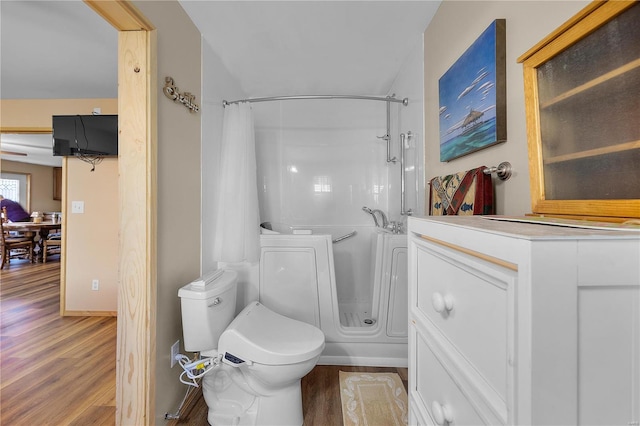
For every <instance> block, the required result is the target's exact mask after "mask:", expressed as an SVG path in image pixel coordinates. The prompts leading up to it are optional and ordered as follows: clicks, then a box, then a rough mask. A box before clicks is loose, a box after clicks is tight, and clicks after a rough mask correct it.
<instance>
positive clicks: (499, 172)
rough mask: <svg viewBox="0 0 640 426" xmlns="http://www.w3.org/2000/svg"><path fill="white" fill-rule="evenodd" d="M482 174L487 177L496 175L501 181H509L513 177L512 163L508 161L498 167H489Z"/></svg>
mask: <svg viewBox="0 0 640 426" xmlns="http://www.w3.org/2000/svg"><path fill="white" fill-rule="evenodd" d="M482 173H484V174H485V175H490V174H492V173H495V174H496V176H498V178H499V179H500V180H507V179H509V178H510V177H511V163H510V162H508V161H503V162H502V163H500V164H498V166H497V167H496V166H493V167H487V168H486V169H484V170H483V171H482Z"/></svg>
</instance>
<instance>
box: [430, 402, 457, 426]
mask: <svg viewBox="0 0 640 426" xmlns="http://www.w3.org/2000/svg"><path fill="white" fill-rule="evenodd" d="M431 414H433V420H435V422H436V423H437V424H439V425H444V424H445V422H446V423H451V422H453V413H452V412H451V407H449V406H448V405H446V404H445V405H443V404H440V403H439V402H438V401H433V403H432V404H431Z"/></svg>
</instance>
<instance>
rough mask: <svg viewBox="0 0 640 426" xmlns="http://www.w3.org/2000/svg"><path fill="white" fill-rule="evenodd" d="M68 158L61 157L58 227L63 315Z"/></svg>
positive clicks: (63, 313) (65, 304)
mask: <svg viewBox="0 0 640 426" xmlns="http://www.w3.org/2000/svg"><path fill="white" fill-rule="evenodd" d="M68 161H69V158H68V157H63V158H62V203H61V207H62V209H61V210H62V222H61V224H62V228H61V229H60V234H61V235H60V238H62V241H63V243H62V246H61V247H60V316H65V312H66V311H67V260H66V259H67V245H66V244H65V243H64V242H65V241H67V229H68V226H67V217H68V214H67V213H68V212H69V209H67V199H68V196H67V194H68V192H67V168H68V167H69V165H68Z"/></svg>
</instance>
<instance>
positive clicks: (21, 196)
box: [0, 173, 31, 211]
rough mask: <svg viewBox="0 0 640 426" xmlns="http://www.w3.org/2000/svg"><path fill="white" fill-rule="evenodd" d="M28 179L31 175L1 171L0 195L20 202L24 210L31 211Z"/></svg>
mask: <svg viewBox="0 0 640 426" xmlns="http://www.w3.org/2000/svg"><path fill="white" fill-rule="evenodd" d="M30 180H31V175H30V174H27V173H2V176H1V177H0V195H2V196H3V197H4V198H8V199H10V200H13V201H16V202H18V203H20V204H21V205H22V207H24V208H25V210H27V211H31V206H30V204H31V203H30V201H31V197H30V193H29V183H30Z"/></svg>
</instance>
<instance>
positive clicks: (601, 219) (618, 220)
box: [525, 213, 638, 223]
mask: <svg viewBox="0 0 640 426" xmlns="http://www.w3.org/2000/svg"><path fill="white" fill-rule="evenodd" d="M525 216H534V217H556V218H559V219H572V220H592V221H598V222H609V223H635V222H636V221H637V220H638V219H636V218H631V217H605V216H589V217H585V216H579V215H573V214H547V213H545V214H539V213H527V214H526V215H525Z"/></svg>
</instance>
